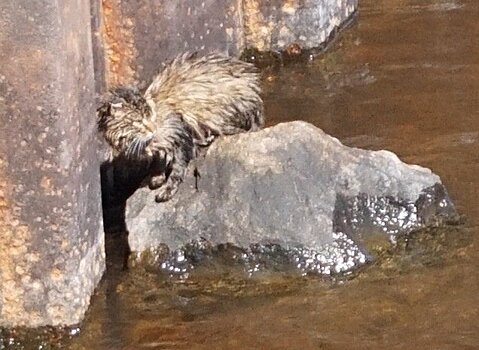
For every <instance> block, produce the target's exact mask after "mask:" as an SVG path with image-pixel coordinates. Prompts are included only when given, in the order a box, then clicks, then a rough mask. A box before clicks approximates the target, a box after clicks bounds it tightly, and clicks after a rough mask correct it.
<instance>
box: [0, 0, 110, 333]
mask: <svg viewBox="0 0 479 350" xmlns="http://www.w3.org/2000/svg"><path fill="white" fill-rule="evenodd" d="M88 23H90V2H89V1H88V0H78V1H61V2H58V1H32V0H5V1H2V2H0V37H1V39H2V40H0V120H1V122H0V261H1V264H0V326H19V325H25V326H40V325H58V324H74V323H78V322H79V321H81V319H82V317H83V314H84V312H85V311H86V309H87V307H88V304H89V300H90V296H91V294H92V293H93V290H94V288H95V286H96V285H97V283H98V281H99V279H100V277H101V275H102V272H103V270H104V249H103V241H104V239H103V235H102V229H101V207H100V179H99V163H98V160H97V156H96V148H97V139H96V131H95V122H94V119H92V116H93V115H94V106H93V101H94V77H93V67H92V48H91V32H90V29H89V28H90V27H89V26H88V25H85V24H88Z"/></svg>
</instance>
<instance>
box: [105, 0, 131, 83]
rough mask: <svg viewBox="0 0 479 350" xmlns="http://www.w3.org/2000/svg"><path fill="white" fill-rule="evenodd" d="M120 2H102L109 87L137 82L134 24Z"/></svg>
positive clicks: (115, 0) (106, 73)
mask: <svg viewBox="0 0 479 350" xmlns="http://www.w3.org/2000/svg"><path fill="white" fill-rule="evenodd" d="M120 5H121V1H119V0H102V9H103V11H102V12H103V13H102V19H103V20H102V26H101V34H102V37H103V43H104V45H105V60H106V62H105V65H106V72H105V75H106V83H107V86H108V87H112V86H116V85H127V84H132V83H134V82H135V80H136V78H135V73H136V72H135V68H134V67H135V62H136V57H137V52H136V49H135V39H134V34H133V28H134V22H133V20H132V19H130V18H124V16H123V14H122V13H121V9H120Z"/></svg>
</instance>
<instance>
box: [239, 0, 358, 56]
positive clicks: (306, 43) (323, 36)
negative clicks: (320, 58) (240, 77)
mask: <svg viewBox="0 0 479 350" xmlns="http://www.w3.org/2000/svg"><path fill="white" fill-rule="evenodd" d="M243 2H244V5H243V6H244V10H243V11H244V25H245V41H246V44H247V46H248V47H254V48H256V49H258V50H260V51H275V50H284V49H286V48H287V47H288V45H289V44H292V43H296V44H299V45H300V46H301V47H302V48H306V49H310V48H314V47H319V46H320V45H321V44H322V43H324V42H325V41H326V40H327V39H328V37H329V36H330V34H331V33H332V32H333V31H334V30H335V29H337V28H339V27H340V26H341V24H342V23H343V22H344V21H345V20H347V19H348V18H349V17H350V16H351V15H352V14H353V13H354V11H355V10H356V8H357V6H358V0H321V1H318V0H272V1H261V0H244V1H243Z"/></svg>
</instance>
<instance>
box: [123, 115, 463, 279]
mask: <svg viewBox="0 0 479 350" xmlns="http://www.w3.org/2000/svg"><path fill="white" fill-rule="evenodd" d="M196 165H197V167H198V169H199V172H200V174H201V178H200V180H199V190H198V191H197V190H196V189H195V186H194V177H193V175H192V174H189V175H188V176H187V179H186V181H185V183H183V184H182V186H181V188H180V191H179V192H178V193H177V195H176V197H175V198H173V200H171V201H169V202H167V203H162V204H156V203H155V202H154V192H153V191H150V190H149V189H147V188H142V189H139V190H138V191H137V192H136V193H135V194H134V195H133V196H132V197H131V198H130V199H129V200H128V203H127V213H126V222H127V227H128V230H129V232H130V237H129V240H130V246H131V249H132V251H134V252H142V251H145V250H148V249H149V248H156V247H158V246H159V245H160V244H166V245H168V247H169V248H170V249H171V250H175V249H178V248H180V247H182V246H183V245H185V244H186V243H188V242H191V241H192V240H198V239H200V238H202V239H204V240H206V241H207V242H210V243H211V244H213V245H216V244H223V243H231V244H233V245H234V246H237V247H243V248H245V247H250V246H251V245H252V244H258V243H259V244H265V245H268V244H274V245H276V244H278V245H280V246H281V247H283V248H284V249H286V250H288V249H294V250H295V254H294V263H295V264H296V265H297V266H298V267H301V268H302V269H305V270H308V271H309V270H313V271H317V272H320V273H326V274H328V273H331V272H342V271H347V270H349V269H351V268H353V267H355V266H358V265H359V264H362V263H364V262H365V260H367V255H368V254H367V251H366V250H365V247H364V245H363V244H362V243H363V240H364V239H365V238H367V237H365V236H367V235H368V234H369V233H374V234H376V233H378V232H380V233H382V234H384V235H387V236H389V237H390V238H394V236H395V235H397V234H399V233H407V232H409V231H411V230H413V229H415V228H419V227H422V226H424V225H428V224H430V223H432V222H433V220H435V219H437V218H438V217H446V218H447V217H450V216H453V215H455V214H456V212H455V209H454V206H453V204H452V203H451V201H450V200H449V197H448V195H447V193H446V191H445V189H444V188H443V186H442V185H441V180H440V178H439V176H437V175H435V174H433V173H432V172H431V171H430V170H429V169H426V168H422V167H420V166H416V165H408V164H405V163H402V162H401V161H400V160H399V159H398V157H397V156H396V155H395V154H393V153H391V152H388V151H374V152H373V151H366V150H361V149H356V148H349V147H346V146H344V145H342V144H341V143H340V142H339V141H338V140H337V139H335V138H333V137H331V136H328V135H327V134H325V133H324V132H323V131H321V130H320V129H318V128H316V127H314V126H313V125H311V124H308V123H305V122H291V123H284V124H279V125H277V126H274V127H271V128H267V129H264V130H262V131H259V132H256V133H249V134H241V135H236V136H231V137H224V138H221V139H219V140H217V141H215V142H214V143H213V145H212V146H211V147H210V148H209V149H208V150H207V153H206V155H205V157H204V158H203V159H199V160H198V161H197V164H196ZM190 168H192V167H190ZM298 249H299V250H298Z"/></svg>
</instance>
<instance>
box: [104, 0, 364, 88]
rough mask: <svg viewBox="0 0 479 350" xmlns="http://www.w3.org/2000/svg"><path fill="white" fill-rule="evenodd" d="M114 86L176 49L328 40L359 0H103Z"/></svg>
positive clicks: (235, 51)
mask: <svg viewBox="0 0 479 350" xmlns="http://www.w3.org/2000/svg"><path fill="white" fill-rule="evenodd" d="M101 2H102V4H101V5H102V6H101V11H100V12H101V17H102V23H101V26H100V28H101V30H100V33H99V35H100V36H101V38H102V40H103V43H104V47H105V49H106V55H105V62H106V65H105V71H104V72H99V73H104V74H105V76H106V83H107V85H109V86H112V85H121V84H132V83H138V82H142V83H149V82H150V81H151V79H152V77H153V75H154V74H155V73H156V72H157V71H158V69H159V68H160V67H161V64H162V63H164V62H165V61H167V60H170V59H171V58H173V57H175V56H176V55H178V54H179V53H182V52H185V51H198V52H200V53H205V52H211V51H218V52H223V53H228V54H229V55H233V56H238V55H239V54H240V53H241V52H242V51H243V50H244V49H245V48H254V49H258V50H260V51H270V50H284V49H286V48H287V47H288V45H289V44H292V43H295V44H299V45H300V46H301V47H302V48H306V49H309V48H314V47H319V46H320V45H321V44H323V43H324V42H325V41H326V40H327V39H328V37H329V35H330V34H331V32H333V31H334V29H335V28H337V27H339V26H340V25H341V24H342V23H343V22H344V21H345V20H347V19H348V18H349V16H351V14H352V13H353V12H354V11H355V10H356V8H357V5H358V0H270V1H261V0H201V1H199V0H182V1H171V0H142V1H137V0H101Z"/></svg>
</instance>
